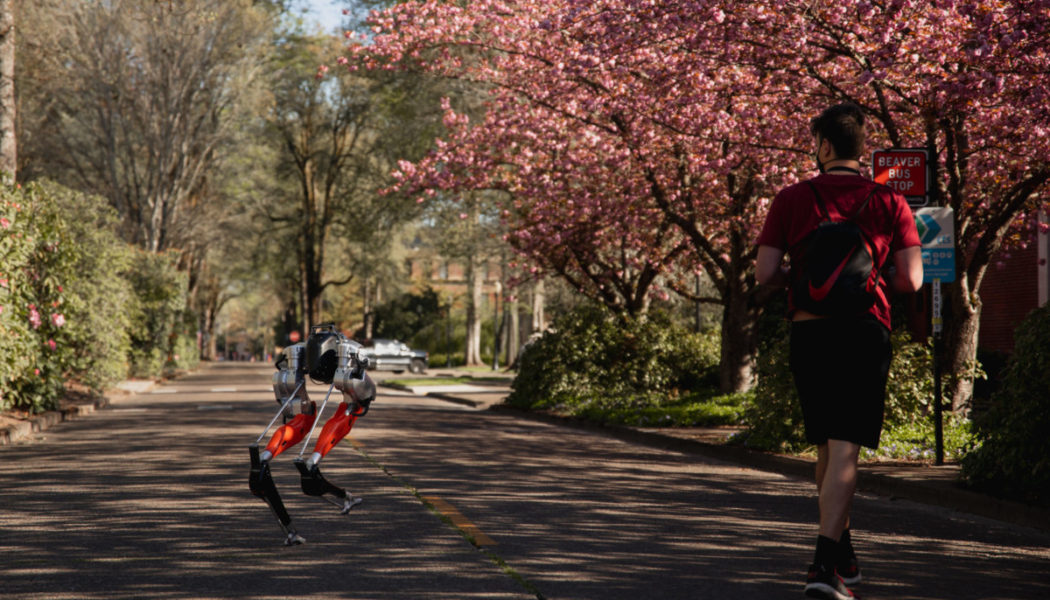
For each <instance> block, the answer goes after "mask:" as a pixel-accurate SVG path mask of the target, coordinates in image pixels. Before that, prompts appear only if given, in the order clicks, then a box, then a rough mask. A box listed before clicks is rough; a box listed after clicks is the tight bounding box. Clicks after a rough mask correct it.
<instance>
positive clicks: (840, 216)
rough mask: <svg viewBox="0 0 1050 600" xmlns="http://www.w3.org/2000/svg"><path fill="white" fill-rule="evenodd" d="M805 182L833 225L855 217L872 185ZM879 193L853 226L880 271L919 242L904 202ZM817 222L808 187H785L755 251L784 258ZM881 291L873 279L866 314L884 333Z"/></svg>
mask: <svg viewBox="0 0 1050 600" xmlns="http://www.w3.org/2000/svg"><path fill="white" fill-rule="evenodd" d="M811 181H812V182H813V183H814V185H816V186H817V189H818V190H819V191H820V197H821V198H823V200H824V204H825V206H827V208H828V213H829V214H830V215H831V218H832V220H834V221H842V220H844V219H846V218H847V217H849V216H850V215H852V214H853V213H855V212H856V211H857V209H858V208H860V205H861V203H862V202H864V198H865V197H867V195H868V192H870V191H871V189H872V188H873V187H875V186H877V185H878V184H876V183H875V182H874V181H872V180H870V179H867V178H865V177H860V176H858V175H839V174H833V173H825V174H823V175H819V176H817V177H815V178H813V179H812V180H811ZM879 187H880V188H881V189H879V190H876V191H875V193H874V195H872V197H871V201H870V202H869V203H868V206H867V207H866V208H865V209H864V210H863V211H861V213H860V215H858V216H857V218H856V219H855V221H856V223H857V224H858V225H859V226H860V228H861V229H862V230H863V231H864V234H865V235H867V236H868V239H869V240H871V244H872V246H873V247H874V252H875V254H874V256H873V257H872V258H874V259H875V263H876V264H879V265H883V266H886V265H887V263H888V261H890V260H892V257H893V254H894V253H896V252H897V251H898V250H903V249H904V248H909V247H911V246H919V245H921V242H920V241H919V233H918V231H917V230H916V228H915V218H914V217H913V216H912V212H911V208H910V207H909V206H908V202H907V200H905V199H904V197H903V196H901V195H900V194H898V193H897V192H895V191H893V190H892V189H890V188H887V187H884V186H879ZM822 220H823V218H822V217H821V216H820V209H819V208H817V201H816V199H815V198H814V197H813V190H811V189H810V187H809V184H807V183H806V182H804V181H803V182H801V183H797V184H795V185H792V186H789V187H786V188H784V189H782V190H780V193H778V194H777V196H776V198H774V199H773V204H772V205H771V206H770V207H769V214H768V215H767V216H766V222H765V225H764V226H763V227H762V233H760V234H759V236H758V245H759V246H771V247H773V248H777V249H778V250H783V251H784V252H785V253H788V254H789V255H790V251H791V249H792V248H793V247H794V246H795V244H797V243H798V242H799V241H800V240H801V239H802V238H804V237H806V235H807V234H808V233H809V232H810V231H812V230H813V229H814V228H816V227H817V225H819V224H820V222H821V221H822ZM887 287H888V286H887V283H886V281H885V280H884V279H882V278H879V286H878V289H877V290H876V293H875V305H874V306H872V307H871V309H870V310H869V312H870V313H871V314H872V315H874V316H875V317H876V318H878V319H879V321H881V322H882V323H883V324H884V325H885V326H886V327H887V328H889V327H890V302H889V297H888V293H887ZM788 307H789V313H790V314H794V312H795V307H794V304H793V302H792V300H791V297H790V294H789V295H788Z"/></svg>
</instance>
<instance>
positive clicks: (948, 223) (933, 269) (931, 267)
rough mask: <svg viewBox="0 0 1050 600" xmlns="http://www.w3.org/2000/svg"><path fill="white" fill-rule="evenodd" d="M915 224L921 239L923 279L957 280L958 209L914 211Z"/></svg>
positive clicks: (945, 208) (929, 281) (938, 208)
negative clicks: (956, 227) (956, 230)
mask: <svg viewBox="0 0 1050 600" xmlns="http://www.w3.org/2000/svg"><path fill="white" fill-rule="evenodd" d="M915 228H916V229H918V230H919V240H920V241H921V242H922V280H923V283H931V282H933V281H934V280H939V281H940V282H941V283H951V282H953V281H955V213H954V212H953V211H952V209H951V208H950V207H928V208H920V209H918V210H916V211H915Z"/></svg>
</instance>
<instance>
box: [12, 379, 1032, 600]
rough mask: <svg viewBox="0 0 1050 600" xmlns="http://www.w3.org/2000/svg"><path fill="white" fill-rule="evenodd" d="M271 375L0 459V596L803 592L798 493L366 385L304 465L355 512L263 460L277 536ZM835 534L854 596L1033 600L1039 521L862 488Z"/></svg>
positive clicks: (131, 411)
mask: <svg viewBox="0 0 1050 600" xmlns="http://www.w3.org/2000/svg"><path fill="white" fill-rule="evenodd" d="M271 373H272V367H269V366H268V365H251V364H244V363H239V364H238V363H234V364H217V365H214V366H211V367H208V368H205V369H203V370H201V371H200V372H198V373H196V374H192V375H188V376H185V377H183V378H180V379H178V380H175V381H172V382H168V383H166V384H164V385H161V386H158V387H156V388H154V389H153V390H152V391H150V392H148V393H143V394H138V395H131V396H128V397H126V398H121V399H119V400H115V401H114V402H113V403H112V404H111V406H110V407H109V408H107V409H105V410H101V411H97V412H95V413H93V414H90V415H87V416H85V417H83V418H80V419H77V420H74V421H70V422H66V423H62V424H60V425H57V426H55V427H54V428H52V429H49V430H47V431H45V432H43V433H40V434H35V435H34V436H33V437H32V438H30V439H28V440H26V441H24V442H21V443H17V444H13V445H10V446H6V447H2V448H0V597H3V598H5V599H6V598H100V599H101V598H106V599H115V598H354V599H386V598H391V599H394V598H396V599H405V600H409V599H411V600H415V599H431V598H434V599H445V598H447V599H469V598H477V599H499V598H537V597H541V598H548V599H552V600H553V599H580V600H585V599H603V600H617V599H650V598H651V599H660V600H665V599H677V598H682V599H707V598H719V599H736V598H741V599H743V598H748V599H754V598H763V599H765V598H774V599H781V598H785V599H787V598H802V597H803V596H802V582H803V578H804V569H805V567H806V566H807V564H808V562H809V560H810V558H811V554H812V543H813V540H814V538H815V535H816V531H815V525H814V522H815V519H816V500H815V498H814V493H813V490H812V485H811V484H810V483H809V482H807V481H803V480H799V479H794V478H788V477H784V476H781V475H778V474H774V473H768V472H763V471H757V470H751V469H747V468H742V467H740V466H736V465H730V464H725V463H718V462H714V461H709V460H705V459H701V458H698V457H696V456H692V455H685V454H680V453H676V452H670V451H663V450H658V449H654V448H650V447H646V446H640V445H635V444H631V443H629V442H625V441H621V440H617V439H614V438H611V437H607V436H603V435H601V434H600V433H596V432H584V431H579V430H576V429H571V428H566V427H561V426H557V425H551V424H546V423H541V422H538V421H533V420H529V419H527V418H522V417H520V416H516V415H513V414H507V413H503V412H498V413H496V412H486V411H477V410H472V409H470V408H468V407H464V406H461V405H457V404H452V403H447V402H442V401H440V400H436V399H431V398H424V397H419V396H415V395H412V394H410V393H405V392H391V391H389V390H387V389H383V388H381V390H380V395H379V398H378V399H377V400H376V402H375V403H374V404H373V408H372V411H371V412H370V413H369V414H368V415H367V416H365V417H364V418H362V419H361V420H359V421H358V423H357V425H356V426H355V428H354V430H353V432H352V433H351V437H350V438H348V439H347V440H345V441H344V442H343V443H342V444H340V445H339V446H338V447H337V448H336V449H335V450H334V451H333V452H332V453H331V454H329V456H328V457H327V459H326V460H325V461H324V462H323V463H322V468H323V470H324V472H325V474H326V476H327V477H328V478H329V479H330V480H332V481H333V482H334V483H336V484H338V485H343V486H345V487H347V488H349V489H351V490H352V491H353V492H354V493H355V494H357V495H360V496H363V497H364V499H365V500H364V503H363V504H361V505H360V506H358V507H357V508H355V509H354V510H353V511H352V512H351V514H350V515H347V516H343V515H340V514H339V511H338V510H337V509H336V508H335V507H333V506H332V505H330V504H327V503H325V502H323V501H320V500H318V499H316V498H311V497H307V496H305V495H303V494H302V493H301V492H300V491H299V482H298V474H297V472H296V471H295V469H294V467H293V466H292V463H291V460H292V458H294V457H295V456H296V455H298V452H299V448H298V447H297V448H295V450H294V451H289V452H287V453H285V454H284V455H282V456H280V457H278V459H276V460H275V462H274V476H275V481H276V482H277V485H278V487H279V488H280V489H281V491H282V493H283V496H284V499H285V503H286V505H287V506H288V509H289V511H290V512H291V514H292V517H293V522H294V524H295V526H296V527H297V528H298V530H299V532H300V533H301V534H302V535H303V536H304V537H306V538H307V543H306V544H304V545H302V546H294V547H285V546H283V545H282V539H283V536H282V534H281V532H280V530H279V528H278V526H277V524H276V522H275V520H274V518H273V517H272V515H271V513H270V511H269V509H268V508H267V507H266V505H265V504H264V503H263V502H261V501H260V500H258V499H257V498H255V497H253V496H251V495H250V493H249V492H248V485H247V479H248V451H247V447H248V445H249V444H251V443H252V442H254V441H255V439H256V438H257V437H258V436H259V435H260V433H261V432H262V428H263V427H264V426H265V425H266V423H267V422H268V421H269V420H270V418H271V417H272V416H273V413H274V412H275V411H276V408H277V404H276V403H275V402H274V400H273V394H272V392H271V390H270V383H269V382H270V375H271ZM377 378H379V377H377ZM310 392H311V397H312V398H314V399H315V400H317V401H318V403H320V401H321V400H323V398H324V392H325V390H324V388H323V387H311V389H310ZM337 393H338V392H336V394H337ZM337 401H338V398H336V397H335V396H334V395H333V398H332V400H331V401H330V404H329V408H328V410H327V411H326V416H327V415H328V414H331V411H332V410H333V406H334V403H336V402H337ZM314 439H316V432H315V435H314ZM263 443H265V439H264V441H263ZM307 452H309V450H308V451H307ZM854 539H855V544H856V546H857V549H858V552H859V553H860V554H861V560H862V568H863V569H864V574H865V577H866V581H865V583H864V584H863V585H861V586H859V587H858V588H857V591H858V592H859V593H861V594H862V596H863V598H865V599H872V598H893V599H952V600H955V599H963V598H972V599H1003V600H1006V599H1011V600H1020V599H1028V598H1032V599H1035V598H1050V578H1048V577H1047V573H1050V535H1048V534H1045V533H1040V532H1038V531H1036V530H1031V529H1024V528H1020V527H1016V526H1012V525H1006V524H1003V523H1000V522H997V521H991V520H987V519H981V518H977V517H970V516H967V515H963V514H961V513H952V512H948V511H945V510H944V509H938V508H933V507H928V506H925V505H920V504H915V503H910V502H906V501H894V500H891V499H888V498H882V497H876V496H868V495H861V496H859V497H858V498H857V501H856V503H855V506H854Z"/></svg>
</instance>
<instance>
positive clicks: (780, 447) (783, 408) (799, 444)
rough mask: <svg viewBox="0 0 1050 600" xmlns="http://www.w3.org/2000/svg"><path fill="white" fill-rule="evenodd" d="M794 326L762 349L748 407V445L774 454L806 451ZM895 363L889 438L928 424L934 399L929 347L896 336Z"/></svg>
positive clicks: (782, 327)
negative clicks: (794, 365)
mask: <svg viewBox="0 0 1050 600" xmlns="http://www.w3.org/2000/svg"><path fill="white" fill-rule="evenodd" d="M789 338H790V323H789V322H787V321H781V323H780V324H779V325H778V326H777V327H776V328H775V329H773V330H772V335H768V336H767V337H766V339H765V340H763V342H762V344H761V345H760V348H759V355H758V378H759V379H758V385H757V386H756V388H755V393H754V396H753V400H752V401H750V402H747V403H746V404H745V407H744V416H743V419H744V422H745V423H746V425H747V432H746V433H745V434H744V435H743V436H741V439H742V440H743V441H744V442H745V443H746V444H747V445H749V446H752V447H755V448H759V449H763V450H771V451H775V452H796V451H799V450H802V449H804V448H806V447H807V446H808V445H809V444H808V443H807V442H806V437H805V430H804V427H803V421H802V409H801V407H800V406H799V403H798V393H797V392H796V390H795V382H794V379H793V378H792V376H791V368H790V364H789ZM891 340H892V342H893V361H892V362H891V363H890V373H889V379H888V381H887V384H886V412H885V421H884V425H883V431H884V434H885V432H887V431H892V430H894V429H896V428H898V427H907V426H911V425H912V424H914V423H917V422H921V421H923V420H924V419H925V420H929V416H928V414H929V406H930V404H931V402H932V399H933V380H932V374H933V371H932V369H933V366H932V365H933V363H932V358H931V357H932V354H931V350H930V347H929V346H928V345H927V344H919V343H916V342H913V341H912V340H911V337H910V335H909V334H908V333H907V332H906V331H903V330H897V331H895V332H893V334H892V336H891Z"/></svg>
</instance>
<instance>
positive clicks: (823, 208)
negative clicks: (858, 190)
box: [806, 179, 882, 222]
mask: <svg viewBox="0 0 1050 600" xmlns="http://www.w3.org/2000/svg"><path fill="white" fill-rule="evenodd" d="M806 183H808V184H809V189H811V190H813V196H814V197H815V198H816V199H817V208H818V210H820V216H821V217H823V218H824V220H825V221H828V222H830V221H831V213H829V212H828V207H827V205H825V204H824V198H822V197H821V195H820V192H818V191H817V186H816V185H814V184H813V181H812V180H808V179H807V180H806ZM880 187H882V186H880V185H875V186H873V187H872V188H871V191H870V192H868V195H867V196H865V198H864V202H862V203H861V205H860V208H858V209H857V210H856V211H854V212H853V214H852V215H850V216H849V218H847V219H846V220H847V221H852V220H854V219H856V218H857V217H858V216H860V213H861V212H862V211H863V210H864V209H865V208H867V207H868V203H869V202H871V197H872V196H874V195H875V190H877V189H879V188H880Z"/></svg>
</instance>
